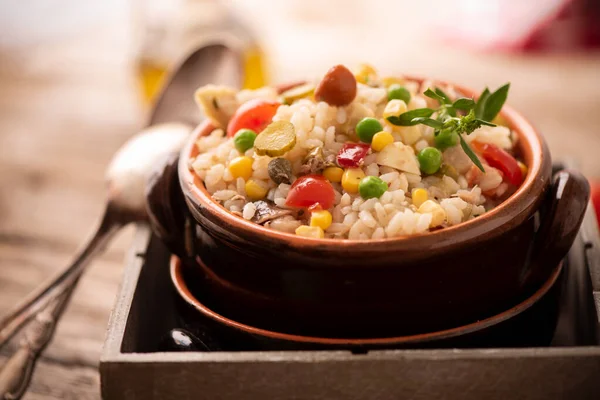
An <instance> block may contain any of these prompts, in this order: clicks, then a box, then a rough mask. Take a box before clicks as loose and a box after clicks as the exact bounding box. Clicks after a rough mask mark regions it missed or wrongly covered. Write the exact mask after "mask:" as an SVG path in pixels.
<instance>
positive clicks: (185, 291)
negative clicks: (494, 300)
mask: <svg viewBox="0 0 600 400" xmlns="http://www.w3.org/2000/svg"><path fill="white" fill-rule="evenodd" d="M563 264H564V263H563V261H561V262H559V263H558V265H557V266H556V267H555V268H554V270H553V272H552V274H551V275H550V276H549V278H548V279H547V280H546V281H545V282H544V284H543V285H541V286H540V287H539V288H538V289H537V290H536V291H535V292H534V293H533V294H532V295H531V296H529V297H527V298H526V299H525V300H523V301H521V302H520V303H518V304H516V305H514V306H513V307H511V308H509V309H507V310H505V311H502V312H501V313H499V314H495V315H492V316H490V317H487V318H485V319H482V320H479V321H476V322H472V323H470V324H466V325H461V326H458V327H454V328H449V329H443V330H439V331H434V332H426V333H419V334H414V335H406V336H392V337H379V338H329V337H318V336H303V335H296V334H291V333H283V332H277V331H272V330H269V329H264V328H257V327H255V326H252V325H248V324H245V323H241V322H238V321H235V320H233V319H230V318H228V317H226V316H223V315H221V314H219V313H217V312H215V311H213V310H212V309H210V308H209V307H207V306H206V305H204V304H203V303H202V302H201V301H199V300H198V299H197V298H196V296H194V294H193V293H192V292H191V291H190V289H189V287H188V286H187V284H186V282H185V279H184V277H183V267H182V263H181V260H180V259H179V257H177V256H175V255H172V256H171V259H170V260H169V274H170V277H171V281H172V283H173V286H175V290H176V291H177V293H178V294H179V296H181V298H182V299H183V300H184V301H185V302H186V303H187V304H189V305H190V306H192V307H193V308H194V309H195V310H196V311H198V312H200V313H201V314H203V315H205V316H206V317H208V318H210V319H212V320H214V321H216V322H218V323H221V324H223V325H226V326H228V327H230V328H234V329H237V330H241V331H243V332H246V333H249V334H253V335H258V336H264V337H268V338H270V339H278V340H285V341H294V342H302V343H313V344H324V345H352V346H365V345H391V344H394V345H398V344H413V343H424V342H431V341H434V340H444V339H451V338H454V337H457V336H462V335H465V334H469V333H474V332H478V331H481V330H484V329H486V328H490V327H492V326H494V325H497V324H499V323H501V322H504V321H506V320H508V319H510V318H513V317H514V316H516V315H518V314H521V313H522V312H524V311H526V310H527V309H529V308H530V307H532V306H533V305H534V304H535V303H537V302H538V301H539V300H540V299H541V298H542V297H544V295H546V293H548V292H549V291H550V289H551V288H552V287H553V286H554V285H555V284H556V281H557V280H558V278H559V276H560V274H561V272H562V270H563V267H564V265H563Z"/></svg>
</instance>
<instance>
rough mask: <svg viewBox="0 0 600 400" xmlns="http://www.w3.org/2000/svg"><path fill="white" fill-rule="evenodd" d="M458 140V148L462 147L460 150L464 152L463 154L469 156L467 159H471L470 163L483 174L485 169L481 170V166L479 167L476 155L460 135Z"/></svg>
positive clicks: (479, 162)
mask: <svg viewBox="0 0 600 400" xmlns="http://www.w3.org/2000/svg"><path fill="white" fill-rule="evenodd" d="M458 138H459V139H460V147H462V149H463V151H464V152H465V154H466V155H467V156H469V158H470V159H471V161H473V164H475V165H476V166H477V168H479V169H480V170H481V172H485V169H483V165H481V161H479V158H477V155H476V154H475V152H474V151H473V150H472V149H471V147H470V146H469V144H468V143H467V142H466V141H465V139H464V138H463V137H462V135H460V134H459V135H458Z"/></svg>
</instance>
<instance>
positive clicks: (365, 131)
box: [356, 117, 383, 143]
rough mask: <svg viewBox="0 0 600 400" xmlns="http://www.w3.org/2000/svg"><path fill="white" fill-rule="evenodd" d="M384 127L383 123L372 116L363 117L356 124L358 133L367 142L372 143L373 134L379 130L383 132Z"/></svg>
mask: <svg viewBox="0 0 600 400" xmlns="http://www.w3.org/2000/svg"><path fill="white" fill-rule="evenodd" d="M382 129H383V126H381V123H380V122H379V121H378V120H377V119H375V118H370V117H367V118H363V119H361V120H360V121H359V122H358V124H356V134H357V135H358V138H359V139H360V140H361V141H363V142H365V143H371V141H372V140H373V136H375V134H376V133H377V132H381V130H382Z"/></svg>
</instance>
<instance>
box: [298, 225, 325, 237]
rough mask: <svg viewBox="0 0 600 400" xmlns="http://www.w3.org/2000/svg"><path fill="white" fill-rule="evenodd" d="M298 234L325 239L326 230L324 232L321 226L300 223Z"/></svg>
mask: <svg viewBox="0 0 600 400" xmlns="http://www.w3.org/2000/svg"><path fill="white" fill-rule="evenodd" d="M296 235H298V236H304V237H309V238H315V239H323V238H324V237H325V232H323V228H321V227H319V226H308V225H300V226H299V227H298V228H296Z"/></svg>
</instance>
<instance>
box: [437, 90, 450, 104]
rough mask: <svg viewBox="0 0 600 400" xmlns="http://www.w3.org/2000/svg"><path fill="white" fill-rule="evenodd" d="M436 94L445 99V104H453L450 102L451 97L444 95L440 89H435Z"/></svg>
mask: <svg viewBox="0 0 600 400" xmlns="http://www.w3.org/2000/svg"><path fill="white" fill-rule="evenodd" d="M435 93H436V94H437V95H438V96H440V97H441V98H443V99H444V103H446V104H452V100H450V97H448V95H447V94H446V93H444V91H443V90H442V89H440V88H439V87H436V88H435Z"/></svg>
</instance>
